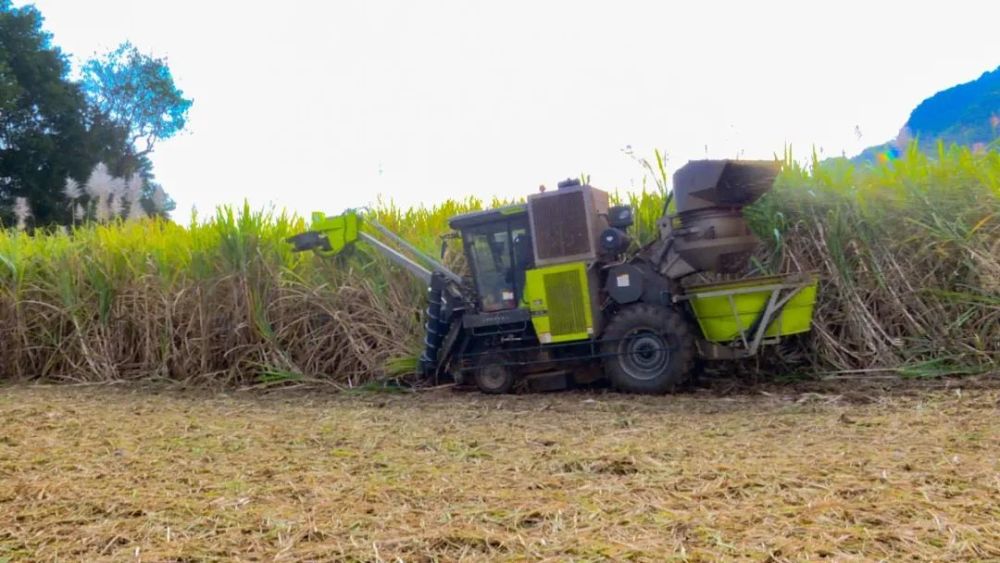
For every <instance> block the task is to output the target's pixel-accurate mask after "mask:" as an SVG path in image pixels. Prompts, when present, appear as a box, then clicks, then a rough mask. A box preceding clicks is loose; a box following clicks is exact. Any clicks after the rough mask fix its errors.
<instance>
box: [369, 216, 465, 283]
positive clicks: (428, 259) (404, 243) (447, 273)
mask: <svg viewBox="0 0 1000 563" xmlns="http://www.w3.org/2000/svg"><path fill="white" fill-rule="evenodd" d="M368 224H370V225H371V226H373V227H375V228H376V229H378V231H379V232H380V233H382V234H383V235H385V236H386V237H388V238H389V239H390V240H392V241H393V242H395V243H396V244H398V245H399V246H401V247H403V248H405V249H406V250H409V251H410V252H411V253H413V254H414V255H416V256H419V257H420V258H421V259H422V260H424V261H425V262H426V263H428V264H430V265H431V266H432V267H433V268H434V270H435V271H437V272H441V274H443V275H444V276H445V277H446V278H448V279H450V280H451V281H453V282H455V283H457V284H461V283H462V277H461V276H459V275H458V274H456V273H455V272H452V271H451V270H449V269H448V268H447V267H446V266H445V265H444V264H442V263H440V262H438V261H437V260H435V259H433V258H431V257H430V256H428V255H427V254H425V253H423V252H421V251H420V250H418V249H417V247H415V246H413V245H412V244H410V243H409V242H407V241H406V240H405V239H404V238H403V237H401V236H399V235H397V234H396V233H394V232H392V231H390V230H389V229H387V228H386V227H385V226H383V225H382V224H381V223H379V222H378V221H375V220H373V219H369V220H368ZM359 235H361V237H362V238H363V239H364V240H366V241H368V242H369V243H371V244H375V245H376V246H378V247H379V248H380V249H382V250H383V251H384V252H386V253H387V254H386V255H387V256H389V258H390V259H393V260H394V261H395V260H396V259H395V258H393V256H391V255H389V254H388V252H392V253H393V254H395V255H397V256H400V257H402V258H403V259H405V260H409V259H408V258H406V256H404V255H402V254H400V253H399V252H397V251H395V250H393V249H392V248H391V247H389V246H388V245H385V244H383V243H381V242H380V241H376V240H375V239H374V238H373V237H371V236H368V235H365V233H363V232H362V233H359ZM376 242H377V244H376ZM411 262H412V260H411ZM396 263H397V264H400V265H402V263H400V262H398V261H397V262H396ZM416 265H417V267H420V268H421V269H422V270H423V271H425V272H427V279H426V280H425V281H427V282H430V275H431V273H430V272H429V271H427V270H426V269H424V268H423V267H421V266H420V265H419V264H416ZM403 267H404V268H408V266H403ZM410 271H411V272H413V271H414V270H412V269H411V270H410ZM414 273H416V272H414ZM417 275H421V274H417ZM421 279H422V278H421Z"/></svg>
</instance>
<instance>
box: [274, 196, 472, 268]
mask: <svg viewBox="0 0 1000 563" xmlns="http://www.w3.org/2000/svg"><path fill="white" fill-rule="evenodd" d="M363 222H367V223H368V224H369V225H371V226H372V227H374V228H375V230H377V231H378V232H379V233H381V234H382V235H383V236H384V237H385V238H387V239H389V241H391V242H393V243H395V244H397V245H398V246H399V248H400V249H401V250H398V249H396V248H393V247H392V246H391V245H389V244H386V243H385V242H383V241H382V240H379V238H377V237H376V236H375V235H374V234H372V233H366V232H365V231H364V230H362V223H363ZM359 239H360V240H363V241H365V242H367V243H368V244H370V245H371V246H373V247H374V248H375V250H378V251H379V252H381V253H382V254H383V255H384V256H385V257H386V258H388V259H389V260H391V261H392V262H393V263H395V264H396V265H398V266H400V267H402V268H405V269H406V270H407V271H408V272H410V273H411V274H413V275H415V276H416V277H418V278H420V279H421V280H423V282H424V283H427V284H430V282H431V277H432V276H433V274H434V273H435V272H437V273H439V274H440V275H442V276H444V278H445V279H447V280H448V281H449V282H451V283H452V284H454V285H456V286H460V285H461V284H462V278H461V277H460V276H459V275H458V274H456V273H455V272H453V271H451V270H449V269H448V267H447V266H445V265H444V264H442V263H440V262H438V261H437V260H435V259H433V258H431V257H430V256H428V255H427V254H426V253H424V252H421V251H420V250H419V249H418V248H417V247H415V246H413V245H412V244H410V243H409V242H407V241H406V240H404V239H403V237H401V236H399V235H397V234H396V233H394V232H392V231H391V230H389V229H387V228H386V227H385V226H383V225H382V224H380V223H379V222H378V221H375V220H374V218H372V217H371V216H368V217H366V216H365V215H363V214H361V213H359V212H358V210H355V209H348V210H347V211H345V212H344V213H342V214H340V215H334V216H329V217H328V216H326V215H324V214H323V213H313V221H312V225H311V228H310V230H308V231H306V232H304V233H299V234H297V235H295V236H293V237H290V238H289V239H288V242H290V243H292V244H293V245H294V246H295V250H296V251H297V252H301V251H304V250H314V251H316V252H318V253H320V254H323V255H334V254H339V253H340V252H341V251H343V250H344V249H345V248H347V247H348V246H351V245H352V244H354V243H355V242H356V241H357V240H359ZM406 253H409V254H410V256H408V255H407V254H406ZM411 256H412V257H411ZM428 266H429V267H428Z"/></svg>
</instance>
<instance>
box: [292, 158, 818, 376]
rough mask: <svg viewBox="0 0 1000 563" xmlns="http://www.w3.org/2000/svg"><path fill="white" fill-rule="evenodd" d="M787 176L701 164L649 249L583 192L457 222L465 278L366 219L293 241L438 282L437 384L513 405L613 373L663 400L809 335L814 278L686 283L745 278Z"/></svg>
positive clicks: (431, 347)
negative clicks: (698, 379) (351, 252)
mask: <svg viewBox="0 0 1000 563" xmlns="http://www.w3.org/2000/svg"><path fill="white" fill-rule="evenodd" d="M778 170H779V167H778V164H777V163H774V162H766V161H739V160H701V161H692V162H689V163H688V164H687V165H685V166H683V167H682V168H680V169H679V170H678V171H677V172H676V173H675V175H674V182H673V191H672V192H671V193H670V194H669V196H668V199H667V205H665V207H664V212H663V216H662V218H661V219H660V220H659V221H658V224H657V227H658V229H659V234H658V237H657V238H656V239H655V240H654V241H653V242H652V243H649V244H647V245H645V246H643V247H641V248H639V247H638V245H637V244H635V243H634V242H633V240H632V237H631V236H630V234H629V230H630V228H631V227H632V225H633V213H634V211H633V210H632V209H631V208H629V207H627V206H611V205H610V204H609V197H608V194H607V192H604V191H602V190H599V189H597V188H594V187H591V186H589V185H583V184H581V183H580V182H579V181H576V180H566V181H563V182H560V183H559V185H558V189H556V190H551V191H541V192H539V193H536V194H532V195H530V196H528V198H527V201H526V202H525V203H522V204H516V205H511V206H508V207H502V208H498V209H491V210H486V211H478V212H473V213H467V214H463V215H458V216H456V217H453V218H452V219H451V220H450V221H449V225H450V227H451V228H452V229H453V230H455V231H457V232H458V234H459V236H460V239H461V241H462V246H463V249H464V253H465V258H466V260H467V263H468V266H469V268H468V269H469V271H470V275H469V276H467V277H463V276H459V275H458V274H456V273H455V272H453V271H451V270H449V269H448V268H447V267H445V266H444V265H443V264H442V263H440V262H439V261H438V260H435V259H434V258H433V257H431V256H429V255H427V254H425V253H423V252H421V251H420V250H418V249H417V248H415V247H414V246H413V245H411V244H409V243H408V242H407V241H405V240H404V239H402V238H401V237H399V236H398V235H396V234H395V233H393V232H392V231H390V230H388V229H386V228H385V227H383V226H382V225H380V224H379V223H378V222H377V221H375V220H374V218H373V217H372V215H371V214H366V213H364V212H358V211H348V212H346V213H344V214H342V215H338V216H332V217H327V216H325V215H324V214H322V213H317V214H314V215H313V221H312V224H311V226H310V230H309V231H307V232H305V233H302V234H299V235H296V236H294V237H292V238H291V239H289V242H291V243H292V244H293V245H294V246H295V249H296V250H300V251H301V250H314V251H317V252H319V253H320V254H336V253H338V252H340V251H342V250H343V249H344V248H346V247H348V246H350V245H351V244H353V243H354V242H356V241H359V240H360V241H365V242H366V243H368V244H370V245H372V246H373V247H375V248H376V249H378V250H379V251H381V252H382V253H384V254H385V255H386V256H387V257H388V258H389V259H390V260H392V261H393V262H395V263H397V264H399V265H400V266H402V267H403V268H405V269H407V270H408V271H410V272H411V273H413V274H415V275H416V276H418V277H419V278H420V279H422V280H423V281H424V282H426V284H427V286H428V292H427V301H428V304H427V310H426V324H425V328H426V336H425V339H424V351H423V354H422V355H421V357H420V371H421V373H422V374H423V375H424V376H426V377H427V378H429V379H431V380H442V379H444V378H451V379H453V380H454V381H455V382H456V383H459V384H464V383H469V382H473V383H475V385H476V386H477V387H478V388H479V389H480V390H481V391H483V392H485V393H506V392H510V391H511V390H513V389H515V387H518V386H519V385H523V386H525V387H527V388H529V389H536V390H545V389H553V388H562V387H566V386H569V385H571V384H573V383H589V382H592V381H594V380H596V379H598V378H601V377H607V378H608V379H610V382H611V384H612V385H613V386H614V387H615V388H617V389H619V390H621V391H625V392H632V393H665V392H670V391H672V390H675V389H677V388H678V387H679V386H680V385H682V384H683V383H685V382H686V381H687V380H688V379H689V378H691V376H692V375H693V373H694V370H695V365H696V360H698V359H702V360H723V359H730V360H731V359H740V358H747V357H750V356H754V355H756V354H757V353H758V352H759V351H760V349H761V347H762V346H764V345H767V344H775V343H777V342H779V341H780V340H781V339H782V338H783V337H785V336H789V335H793V334H798V333H802V332H807V331H808V330H809V329H810V326H811V320H812V310H813V304H814V302H815V297H816V288H817V281H816V278H815V276H813V275H811V274H786V275H781V276H771V277H754V278H748V279H741V280H739V281H729V282H723V283H712V284H694V283H690V281H691V280H692V279H694V274H698V273H720V274H729V273H738V272H743V271H746V269H747V265H748V264H749V260H750V256H751V254H752V253H753V251H754V250H755V249H756V248H757V245H758V244H759V241H758V240H757V239H756V238H755V237H754V235H753V234H752V233H751V232H750V229H749V227H748V225H747V223H746V220H745V219H744V217H743V214H742V209H743V207H744V206H746V205H749V204H751V203H753V202H754V201H756V200H757V199H758V198H760V197H761V196H762V195H763V194H764V193H766V192H767V191H769V190H770V189H771V187H772V185H773V183H774V180H775V178H776V176H777V173H778ZM671 200H673V206H671V205H670V202H671ZM363 223H367V225H368V226H369V227H370V228H368V229H365V228H364V227H363V225H362V224H363ZM383 239H385V240H383ZM386 240H387V241H389V242H386ZM390 243H391V244H390Z"/></svg>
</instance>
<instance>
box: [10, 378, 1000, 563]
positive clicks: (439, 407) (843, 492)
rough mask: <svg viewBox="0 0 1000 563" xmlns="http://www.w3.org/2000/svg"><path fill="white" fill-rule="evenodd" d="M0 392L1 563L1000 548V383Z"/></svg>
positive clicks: (937, 553) (805, 555)
mask: <svg viewBox="0 0 1000 563" xmlns="http://www.w3.org/2000/svg"><path fill="white" fill-rule="evenodd" d="M957 386H963V383H962V382H957V383H953V384H952V388H947V389H940V388H939V389H916V390H912V389H911V390H909V391H904V392H898V391H892V392H888V393H881V394H880V393H874V394H866V395H865V396H864V399H863V400H862V398H861V397H858V398H852V396H850V395H848V394H845V393H837V392H826V391H824V392H819V393H816V392H811V393H802V392H800V391H793V390H790V389H786V390H784V391H782V390H779V391H777V392H775V393H766V394H765V393H761V392H759V391H758V392H756V393H753V394H748V395H740V396H736V397H718V396H715V395H714V394H713V393H712V392H708V391H701V392H698V393H695V394H692V395H680V396H668V397H656V398H637V397H628V396H621V395H615V394H600V393H576V392H574V393H559V394H552V395H534V396H513V397H503V398H492V397H484V396H482V395H478V394H472V393H454V392H450V391H436V392H430V393H422V394H416V395H414V394H405V395H399V394H360V395H346V394H341V395H336V396H330V393H329V392H327V391H322V390H320V391H314V392H311V393H296V394H294V395H292V394H287V393H285V394H282V393H276V394H271V395H268V396H262V395H260V394H248V393H230V394H207V395H206V393H205V392H203V393H202V394H200V395H194V394H186V393H181V392H176V391H163V390H157V389H149V388H129V387H120V386H102V387H66V386H63V387H58V386H57V387H24V386H12V387H3V388H0V561H8V560H10V561H16V560H54V559H59V560H85V561H95V560H119V561H137V560H142V561H212V560H232V559H242V560H283V561H297V560H363V561H377V560H385V561H392V560H396V559H397V558H401V559H403V560H407V561H411V560H433V559H440V560H459V559H467V560H485V559H489V560H505V559H511V560H523V559H532V560H542V559H560V560H564V559H576V560H605V559H614V560H621V559H630V558H631V559H638V560H663V559H669V558H675V559H690V560H715V559H720V558H724V559H734V558H748V559H753V560H779V561H780V560H801V559H819V558H833V559H838V560H840V559H889V560H901V559H904V558H910V557H916V558H920V559H930V560H970V559H982V560H986V559H994V560H995V559H997V558H1000V461H998V456H1000V405H998V399H1000V392H998V391H997V390H996V389H995V388H990V387H989V386H986V387H985V388H984V387H982V386H981V387H980V388H978V389H969V388H967V387H966V388H962V387H957Z"/></svg>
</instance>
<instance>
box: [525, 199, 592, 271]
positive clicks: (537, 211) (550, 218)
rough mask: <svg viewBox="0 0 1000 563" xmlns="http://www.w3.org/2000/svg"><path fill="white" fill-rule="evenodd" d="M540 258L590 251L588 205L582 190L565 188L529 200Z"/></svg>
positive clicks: (545, 258)
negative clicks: (552, 193)
mask: <svg viewBox="0 0 1000 563" xmlns="http://www.w3.org/2000/svg"><path fill="white" fill-rule="evenodd" d="M530 205H531V213H532V222H533V225H532V226H533V228H534V237H535V245H536V251H537V253H538V255H537V256H536V257H535V258H536V259H539V260H549V259H553V258H562V257H565V256H578V255H581V254H587V253H589V252H592V248H591V243H592V241H591V233H590V231H589V229H588V227H587V207H586V204H585V202H584V199H583V192H581V191H567V192H565V193H558V194H555V195H552V196H548V197H541V198H537V199H534V200H532V201H531V202H530Z"/></svg>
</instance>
